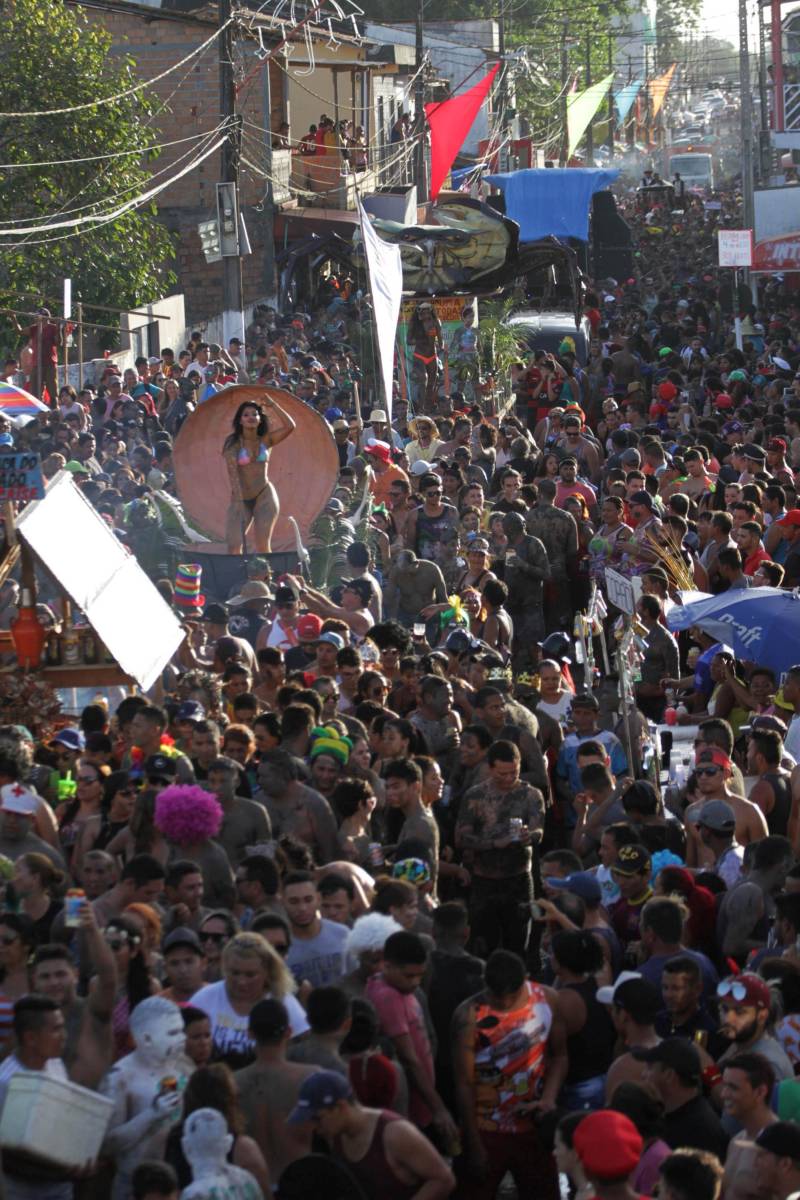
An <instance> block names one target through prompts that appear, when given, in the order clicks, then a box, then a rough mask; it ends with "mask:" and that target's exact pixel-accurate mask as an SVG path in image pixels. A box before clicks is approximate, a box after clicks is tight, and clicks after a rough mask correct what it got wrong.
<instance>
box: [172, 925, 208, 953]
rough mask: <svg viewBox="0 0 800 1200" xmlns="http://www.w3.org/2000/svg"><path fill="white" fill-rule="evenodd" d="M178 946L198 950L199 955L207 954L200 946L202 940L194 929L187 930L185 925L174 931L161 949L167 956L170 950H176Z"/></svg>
mask: <svg viewBox="0 0 800 1200" xmlns="http://www.w3.org/2000/svg"><path fill="white" fill-rule="evenodd" d="M176 946H191V948H192V950H196V951H197V953H198V954H204V953H205V952H204V950H203V947H202V945H201V944H200V938H199V937H198V936H197V934H196V933H195V931H194V930H193V929H187V927H186V926H185V925H181V926H179V927H178V928H177V929H173V931H172V933H170V934H168V935H167V937H166V938H165V939H164V944H163V945H162V947H161V949H162V951H163V952H164V954H166V953H167V951H168V950H174V949H175V947H176Z"/></svg>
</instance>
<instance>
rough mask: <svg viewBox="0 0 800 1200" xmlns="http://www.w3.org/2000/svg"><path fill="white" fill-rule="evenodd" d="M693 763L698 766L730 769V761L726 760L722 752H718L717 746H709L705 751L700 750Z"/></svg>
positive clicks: (725, 755)
mask: <svg viewBox="0 0 800 1200" xmlns="http://www.w3.org/2000/svg"><path fill="white" fill-rule="evenodd" d="M695 763H696V764H697V765H698V766H703V765H706V766H707V765H710V764H711V763H713V764H714V766H715V767H728V768H729V767H730V766H731V760H730V759H729V758H728V756H727V754H726V753H725V751H724V750H720V748H719V746H709V748H708V749H707V750H701V751H700V753H699V754H698V755H697V757H696V758H695Z"/></svg>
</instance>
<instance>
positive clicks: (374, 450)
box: [364, 442, 392, 463]
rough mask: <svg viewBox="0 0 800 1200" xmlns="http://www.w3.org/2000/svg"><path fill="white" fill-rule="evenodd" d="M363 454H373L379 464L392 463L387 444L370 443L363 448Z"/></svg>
mask: <svg viewBox="0 0 800 1200" xmlns="http://www.w3.org/2000/svg"><path fill="white" fill-rule="evenodd" d="M364 453H365V454H373V455H374V456H375V458H379V459H380V460H381V462H385V463H390V462H391V461H392V448H391V446H390V445H389V444H388V442H370V444H369V445H368V446H365V447H364Z"/></svg>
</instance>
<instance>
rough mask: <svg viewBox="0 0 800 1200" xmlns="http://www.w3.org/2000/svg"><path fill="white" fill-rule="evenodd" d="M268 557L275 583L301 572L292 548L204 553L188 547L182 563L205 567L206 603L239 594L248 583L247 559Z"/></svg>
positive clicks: (203, 584)
mask: <svg viewBox="0 0 800 1200" xmlns="http://www.w3.org/2000/svg"><path fill="white" fill-rule="evenodd" d="M256 557H260V558H266V559H267V561H268V562H269V565H270V567H271V568H272V579H273V582H274V580H276V579H277V578H278V576H279V575H285V574H287V573H290V574H294V573H295V572H296V571H297V555H296V554H295V553H293V552H292V551H280V552H279V553H277V554H262V555H258V556H256V555H255V554H251V555H247V556H245V555H244V554H202V553H200V552H199V551H197V550H195V549H192V550H191V551H189V550H188V549H187V551H186V554H185V556H184V557H183V558H182V559H181V561H182V562H196V563H199V564H200V566H201V567H202V568H203V575H202V579H201V587H200V590H201V592H202V593H203V595H204V596H205V598H206V604H210V603H211V602H212V600H218V601H225V600H227V599H228V598H229V597H230V596H236V595H238V593H239V592H240V591H241V587H242V584H243V583H246V582H247V559H248V558H256Z"/></svg>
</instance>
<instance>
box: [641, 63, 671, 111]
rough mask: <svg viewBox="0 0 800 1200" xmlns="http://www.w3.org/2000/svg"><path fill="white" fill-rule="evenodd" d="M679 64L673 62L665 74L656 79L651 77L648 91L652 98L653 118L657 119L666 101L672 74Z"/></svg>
mask: <svg viewBox="0 0 800 1200" xmlns="http://www.w3.org/2000/svg"><path fill="white" fill-rule="evenodd" d="M677 65H678V64H677V63H673V64H672V66H671V67H669V69H668V70H666V71H665V72H664V74H663V75H656V77H655V79H651V80H650V83H649V84H648V91H649V92H650V100H651V102H652V105H653V119H654V120H655V118H656V116H657V115H658V110H659V109H660V108H661V105H662V104H663V103H664V99H665V97H666V95H667V92H668V91H669V85H670V84H671V83H672V76H673V75H674V74H675V68H676V67H677Z"/></svg>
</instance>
